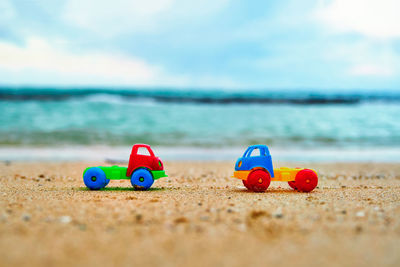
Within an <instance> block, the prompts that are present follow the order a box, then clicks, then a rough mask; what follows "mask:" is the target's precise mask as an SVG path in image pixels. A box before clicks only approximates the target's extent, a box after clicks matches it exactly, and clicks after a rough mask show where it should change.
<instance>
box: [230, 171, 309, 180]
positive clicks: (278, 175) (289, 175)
mask: <svg viewBox="0 0 400 267" xmlns="http://www.w3.org/2000/svg"><path fill="white" fill-rule="evenodd" d="M301 170H304V168H287V167H281V168H279V169H274V175H275V176H274V177H271V181H281V182H290V181H294V180H295V178H296V175H297V173H298V172H299V171H301ZM252 171H253V170H250V171H235V172H234V173H233V177H235V178H239V179H241V180H247V177H248V176H249V174H250V172H252Z"/></svg>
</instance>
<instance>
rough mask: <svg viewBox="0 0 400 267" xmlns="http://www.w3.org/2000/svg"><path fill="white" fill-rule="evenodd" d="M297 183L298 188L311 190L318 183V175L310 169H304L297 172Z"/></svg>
mask: <svg viewBox="0 0 400 267" xmlns="http://www.w3.org/2000/svg"><path fill="white" fill-rule="evenodd" d="M295 183H296V187H297V190H299V191H302V192H311V191H312V190H313V189H314V188H315V187H316V186H317V184H318V175H317V174H316V173H315V172H314V171H313V170H310V169H304V170H301V171H299V172H298V173H297V174H296V178H295Z"/></svg>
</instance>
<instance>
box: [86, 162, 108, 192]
mask: <svg viewBox="0 0 400 267" xmlns="http://www.w3.org/2000/svg"><path fill="white" fill-rule="evenodd" d="M107 180H109V179H107V178H106V174H105V173H104V171H103V170H102V169H100V168H99V167H92V168H90V169H88V170H87V171H86V172H85V174H84V175H83V182H84V183H85V185H86V186H87V187H88V188H89V189H91V190H99V189H101V188H103V187H104V186H105V184H106V183H107Z"/></svg>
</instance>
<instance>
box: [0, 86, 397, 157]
mask: <svg viewBox="0 0 400 267" xmlns="http://www.w3.org/2000/svg"><path fill="white" fill-rule="evenodd" d="M88 92H89V93H88ZM150 92H151V93H148V91H146V90H142V91H141V90H131V91H129V90H122V91H121V90H120V91H116V90H111V89H109V90H105V89H102V90H97V91H96V90H94V91H91V90H89V89H86V90H82V89H68V90H65V89H64V90H59V89H47V90H45V91H43V90H37V89H29V90H27V89H26V90H20V91H18V90H14V89H3V90H2V91H1V90H0V114H1V116H0V148H2V149H3V150H0V153H1V154H0V158H1V159H3V160H5V159H7V155H6V154H5V150H4V149H7V151H8V154H10V153H9V152H10V151H13V148H15V151H18V149H21V148H25V149H27V148H32V149H33V148H34V149H39V148H41V149H49V148H52V147H53V148H54V147H64V148H67V147H108V148H113V147H115V148H117V147H118V148H121V147H130V146H131V145H132V144H134V143H147V144H151V145H152V146H156V147H162V148H164V150H165V151H168V148H170V149H169V150H174V149H178V148H179V149H181V150H182V149H184V151H187V148H191V150H193V151H194V150H196V149H203V150H205V151H220V152H221V151H223V150H226V151H229V149H232V148H235V153H236V151H239V150H241V149H243V150H244V148H245V147H246V146H248V145H251V144H258V143H260V144H267V145H269V146H271V147H274V148H276V151H281V152H282V151H283V152H284V151H297V152H298V155H299V157H300V155H301V151H303V150H305V151H324V153H327V152H329V151H336V152H335V154H337V153H340V151H355V150H356V151H379V152H377V153H378V154H379V153H381V156H380V157H381V159H382V160H385V158H386V159H387V160H393V156H394V157H397V155H398V153H395V154H393V152H396V151H400V118H399V117H400V101H398V96H397V95H396V94H393V95H390V94H383V93H379V94H376V93H375V94H374V93H369V94H367V93H364V94H363V93H357V94H349V93H347V94H346V93H341V94H337V93H335V94H333V93H329V94H322V93H318V94H315V93H307V94H300V93H298V92H285V93H282V92H275V93H270V94H269V93H265V92H264V93H262V94H261V93H257V94H255V93H247V94H245V93H241V94H232V93H226V94H223V93H221V92H219V91H216V92H215V93H213V92H212V91H208V92H207V94H205V93H204V92H201V91H200V92H190V91H182V90H181V91H176V92H175V93H174V92H173V91H172V93H171V90H158V91H154V90H153V91H150ZM173 148H174V149H173ZM185 149H186V150H185ZM1 151H3V152H1ZM383 151H391V152H388V153H387V156H386V157H385V153H383ZM185 153H186V152H185ZM207 153H211V152H205V155H206V154H207ZM166 154H168V153H167V152H166ZM186 154H190V153H188V152H187V153H186ZM186 154H185V155H186ZM192 154H193V153H192ZM217 154H218V152H217ZM345 154H346V153H343V157H345V156H346V155H345ZM350 154H351V153H350ZM399 154H400V152H399ZM193 155H195V153H194V154H193ZM221 155H223V154H221ZM76 156H77V158H78V155H76ZM237 156H239V155H237ZM320 156H321V155H320V154H318V153H317V154H316V155H315V156H314V157H311V158H309V159H310V160H313V159H314V160H317V159H318V157H320ZM21 157H23V156H22V155H21ZM32 157H34V154H33V155H32ZM186 157H189V158H190V156H185V158H186ZM221 157H222V156H221ZM17 158H18V157H17ZM70 158H71V159H73V158H74V155H73V153H72V155H70ZM290 159H292V158H290ZM373 159H374V154H372V155H370V157H368V158H367V160H373ZM293 160H296V157H295V158H293ZM398 161H400V158H399V159H398Z"/></svg>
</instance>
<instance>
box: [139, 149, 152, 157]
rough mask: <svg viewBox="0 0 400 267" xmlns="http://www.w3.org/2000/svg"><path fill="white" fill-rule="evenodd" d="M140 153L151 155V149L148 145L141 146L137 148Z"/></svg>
mask: <svg viewBox="0 0 400 267" xmlns="http://www.w3.org/2000/svg"><path fill="white" fill-rule="evenodd" d="M137 154H138V155H145V156H151V154H150V151H149V150H148V149H147V148H146V147H139V148H138V150H137Z"/></svg>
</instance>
